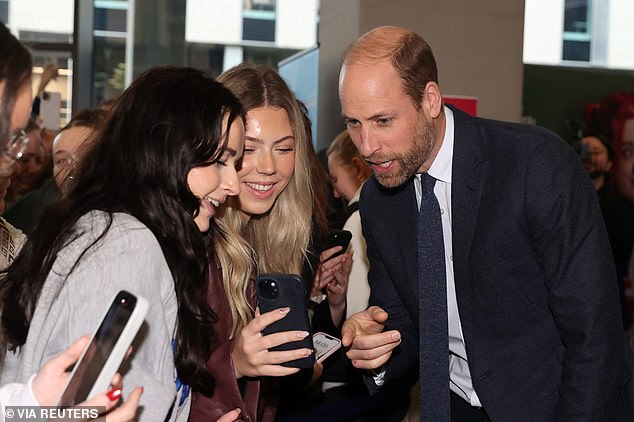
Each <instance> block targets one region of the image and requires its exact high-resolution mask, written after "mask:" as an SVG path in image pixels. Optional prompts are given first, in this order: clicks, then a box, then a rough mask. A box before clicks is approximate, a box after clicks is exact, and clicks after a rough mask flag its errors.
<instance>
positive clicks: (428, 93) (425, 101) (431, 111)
mask: <svg viewBox="0 0 634 422" xmlns="http://www.w3.org/2000/svg"><path fill="white" fill-rule="evenodd" d="M421 105H422V107H423V109H424V110H426V111H427V113H428V115H429V116H430V117H431V118H432V119H435V118H437V117H438V116H440V112H441V111H442V94H441V93H440V87H439V86H438V84H437V83H436V82H427V86H425V94H424V95H423V98H422V99H421Z"/></svg>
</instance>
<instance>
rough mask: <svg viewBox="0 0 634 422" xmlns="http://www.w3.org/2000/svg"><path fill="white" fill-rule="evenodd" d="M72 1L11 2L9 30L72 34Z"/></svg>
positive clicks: (29, 0)
mask: <svg viewBox="0 0 634 422" xmlns="http://www.w3.org/2000/svg"><path fill="white" fill-rule="evenodd" d="M74 10H75V2H74V0H48V1H42V0H11V1H10V2H9V22H10V24H11V30H12V31H16V29H18V30H20V31H35V32H53V33H60V34H72V33H73V21H74V13H73V11H74Z"/></svg>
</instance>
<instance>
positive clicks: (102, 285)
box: [0, 211, 190, 422]
mask: <svg viewBox="0 0 634 422" xmlns="http://www.w3.org/2000/svg"><path fill="white" fill-rule="evenodd" d="M105 218H106V217H105V213H103V212H101V211H92V212H90V213H88V214H86V215H84V216H83V217H82V218H81V219H80V220H79V222H78V228H79V230H80V231H83V233H82V234H81V236H79V238H78V239H76V240H75V241H73V242H72V243H70V244H69V245H68V246H66V247H65V248H64V249H63V250H62V251H61V252H60V253H59V254H58V256H57V259H56V261H55V263H54V264H53V268H52V270H51V272H50V273H49V275H48V277H47V279H46V282H45V284H44V287H43V289H42V292H41V294H40V297H39V300H38V302H37V306H36V309H35V312H34V314H33V319H32V321H31V326H30V329H29V334H28V337H27V340H26V343H25V344H24V345H23V346H22V347H21V348H20V350H19V353H11V352H7V355H6V358H5V363H4V368H3V371H2V374H1V375H0V385H5V384H7V383H10V382H20V383H26V382H27V381H28V379H29V377H30V376H31V374H33V373H35V372H37V370H38V369H39V368H40V367H41V366H42V365H43V364H44V363H46V362H47V361H48V360H49V359H50V358H52V357H53V356H55V355H56V354H58V353H60V352H62V351H63V350H64V349H65V348H66V347H67V346H68V345H70V344H71V343H73V342H74V341H75V340H77V339H78V338H79V337H81V336H82V335H92V333H94V332H95V331H96V329H97V327H98V326H99V323H100V322H101V318H102V317H103V315H104V314H105V312H106V310H107V308H108V307H109V305H110V303H111V301H112V299H113V298H114V297H115V295H116V294H117V292H118V291H119V290H122V289H123V290H127V291H129V292H131V293H135V294H139V295H141V296H143V297H145V298H146V299H148V301H149V303H150V308H149V311H148V313H147V316H146V317H145V322H144V325H143V327H142V328H141V332H140V333H139V334H138V335H137V338H136V339H135V342H134V343H133V349H134V351H133V354H132V356H131V357H130V358H129V359H128V364H124V367H123V368H122V371H121V372H122V375H123V384H124V391H123V395H124V397H125V396H127V394H128V393H129V392H130V391H131V390H132V389H133V388H134V387H136V386H142V387H144V393H143V395H142V397H141V403H140V406H139V410H138V413H137V419H138V420H139V421H148V422H157V421H163V420H165V418H166V416H167V415H168V413H169V412H170V409H171V417H170V419H169V420H171V421H181V420H182V421H186V420H187V417H188V414H189V406H190V397H189V396H186V397H184V398H183V400H181V397H180V396H181V393H182V390H181V391H179V392H177V391H176V383H175V373H176V370H175V367H174V358H173V351H172V346H171V342H172V338H173V336H174V333H175V326H176V313H177V302H176V296H175V292H174V281H173V278H172V275H171V273H170V271H169V268H168V266H167V262H166V261H165V258H164V256H163V252H162V251H161V248H160V246H159V244H158V242H157V240H156V238H155V237H154V235H153V234H152V232H151V231H150V230H149V229H148V228H147V227H146V226H144V225H143V224H142V223H141V222H139V221H138V220H137V219H136V218H134V217H132V216H130V215H128V214H122V213H117V214H115V215H114V219H113V223H112V226H111V227H110V229H109V230H108V232H107V234H106V236H105V237H104V238H103V239H101V240H100V241H99V242H98V243H97V244H96V245H95V246H93V247H92V248H91V249H89V251H88V253H86V254H85V255H84V256H83V257H82V258H81V260H80V261H79V264H78V266H77V267H76V268H75V269H74V271H73V272H72V274H71V275H70V276H69V277H68V278H67V279H66V275H67V274H68V272H69V270H70V268H71V267H72V265H73V264H74V263H75V261H76V259H77V258H78V257H79V255H80V254H81V253H82V252H83V251H84V249H86V247H87V246H88V245H90V244H91V243H92V242H93V241H94V240H95V239H96V238H97V237H98V236H99V235H100V234H101V232H102V230H103V228H104V227H105V224H106V219H105ZM181 401H182V404H180V402H181ZM179 404H180V405H179ZM172 407H174V408H173V409H172Z"/></svg>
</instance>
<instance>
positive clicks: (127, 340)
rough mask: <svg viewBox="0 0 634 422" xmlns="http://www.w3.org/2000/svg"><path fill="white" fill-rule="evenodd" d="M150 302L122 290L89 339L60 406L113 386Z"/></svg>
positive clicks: (65, 389) (74, 402)
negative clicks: (111, 383)
mask: <svg viewBox="0 0 634 422" xmlns="http://www.w3.org/2000/svg"><path fill="white" fill-rule="evenodd" d="M148 307H149V304H148V301H147V300H146V299H144V298H143V297H141V296H136V295H134V294H132V293H130V292H126V291H125V290H121V291H120V292H119V293H117V295H116V296H115V298H114V300H113V301H112V304H111V305H110V308H108V311H107V312H106V315H105V316H104V318H103V319H102V321H101V324H100V325H99V328H98V329H97V331H96V332H95V334H94V335H93V337H92V338H91V339H90V342H89V343H88V346H86V349H84V352H83V353H82V355H81V357H80V358H79V360H78V361H77V363H76V364H75V367H74V368H73V372H72V373H71V375H70V378H69V379H68V382H67V383H66V386H65V387H64V391H63V392H62V394H61V396H60V399H59V401H58V406H59V407H67V406H74V405H76V404H79V403H81V402H83V401H84V400H86V399H89V398H92V397H94V396H95V395H97V394H99V393H101V392H102V391H107V390H108V389H109V387H110V382H111V381H112V377H114V375H115V373H116V372H117V370H118V369H119V366H121V362H123V359H124V358H125V355H126V353H127V351H128V348H129V347H130V344H132V341H133V340H134V337H135V336H136V334H137V332H138V331H139V328H141V325H142V324H143V320H144V318H145V314H146V313H147V311H148Z"/></svg>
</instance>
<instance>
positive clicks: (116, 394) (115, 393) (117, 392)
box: [106, 388, 121, 401]
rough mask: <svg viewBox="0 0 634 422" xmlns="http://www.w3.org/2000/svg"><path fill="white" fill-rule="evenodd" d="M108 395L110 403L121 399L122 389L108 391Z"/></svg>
mask: <svg viewBox="0 0 634 422" xmlns="http://www.w3.org/2000/svg"><path fill="white" fill-rule="evenodd" d="M106 395H107V396H108V398H109V399H110V401H115V400H118V399H119V397H121V389H120V388H113V389H112V390H110V391H108V393H106Z"/></svg>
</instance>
